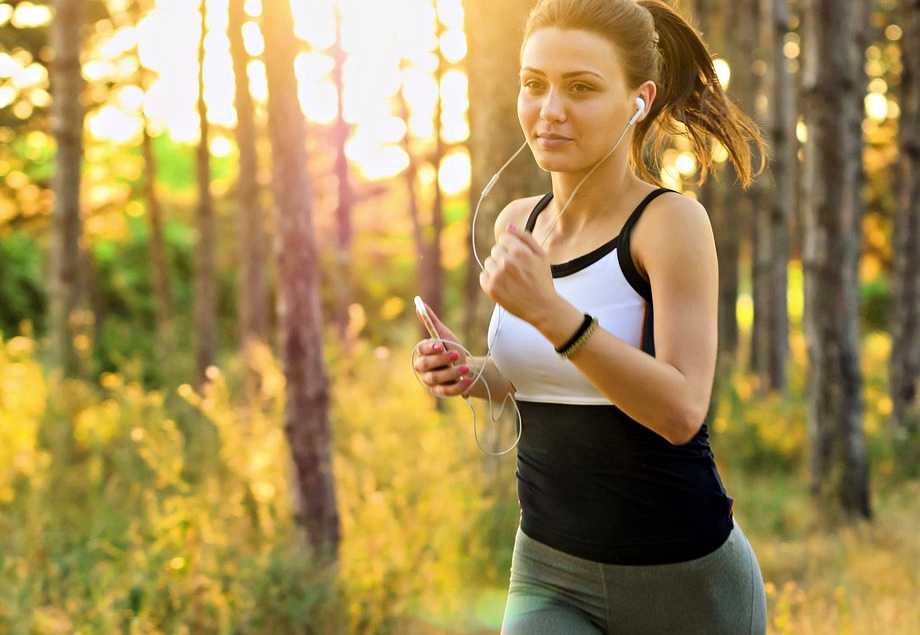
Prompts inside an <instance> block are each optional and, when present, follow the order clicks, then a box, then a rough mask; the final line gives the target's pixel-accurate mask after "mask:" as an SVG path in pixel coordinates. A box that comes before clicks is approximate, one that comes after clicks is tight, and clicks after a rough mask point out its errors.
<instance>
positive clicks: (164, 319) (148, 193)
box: [141, 118, 175, 360]
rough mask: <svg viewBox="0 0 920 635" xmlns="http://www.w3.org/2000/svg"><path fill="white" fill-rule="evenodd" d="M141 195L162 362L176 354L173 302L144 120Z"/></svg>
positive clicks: (153, 162)
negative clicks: (144, 206) (148, 238)
mask: <svg viewBox="0 0 920 635" xmlns="http://www.w3.org/2000/svg"><path fill="white" fill-rule="evenodd" d="M142 134H143V139H142V141H141V144H142V151H143V154H144V179H145V180H144V195H145V197H146V198H147V220H148V222H149V223H150V277H151V279H152V280H153V293H154V312H155V315H156V321H157V326H156V328H157V350H158V351H159V355H160V356H161V359H166V360H168V359H171V358H172V355H173V353H174V352H175V338H174V337H173V303H172V294H171V292H170V288H169V265H168V263H167V260H166V240H165V239H164V237H163V208H162V205H160V197H159V195H158V194H157V187H156V185H157V161H156V155H155V154H154V151H153V139H151V137H150V131H149V130H148V129H147V119H146V118H144V130H143V133H142Z"/></svg>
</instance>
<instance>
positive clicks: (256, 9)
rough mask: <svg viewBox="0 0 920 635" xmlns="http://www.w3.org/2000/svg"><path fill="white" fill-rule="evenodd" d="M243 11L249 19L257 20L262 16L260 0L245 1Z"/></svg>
mask: <svg viewBox="0 0 920 635" xmlns="http://www.w3.org/2000/svg"><path fill="white" fill-rule="evenodd" d="M243 11H245V12H246V15H248V16H249V17H250V18H257V17H259V16H260V15H262V0H246V3H245V5H244V6H243Z"/></svg>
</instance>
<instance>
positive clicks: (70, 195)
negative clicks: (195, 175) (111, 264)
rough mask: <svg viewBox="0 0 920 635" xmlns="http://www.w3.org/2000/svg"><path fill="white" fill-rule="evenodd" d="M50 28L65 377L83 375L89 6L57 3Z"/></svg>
mask: <svg viewBox="0 0 920 635" xmlns="http://www.w3.org/2000/svg"><path fill="white" fill-rule="evenodd" d="M54 8H55V17H54V20H53V21H52V23H51V31H50V38H51V47H52V48H53V49H54V63H53V65H52V67H51V74H50V77H51V95H52V103H51V120H52V126H53V130H54V138H55V141H56V143H57V152H56V155H55V171H54V176H53V178H52V185H51V187H52V190H53V191H54V211H53V213H52V223H51V232H52V239H51V240H52V246H51V255H50V269H51V280H50V289H49V292H50V293H49V295H50V298H49V300H50V302H49V312H50V316H49V333H50V338H51V360H52V364H53V365H54V366H55V367H57V368H60V369H61V370H62V371H63V372H64V374H65V375H66V376H74V375H76V374H77V373H78V371H79V357H78V355H77V351H76V348H75V347H74V335H75V333H74V318H75V315H74V313H75V312H76V310H77V307H78V304H79V290H80V285H79V280H78V272H79V271H80V236H81V234H82V223H81V220H80V174H81V169H80V168H81V162H82V160H83V117H84V111H83V106H82V101H81V97H82V93H83V77H82V75H81V66H80V48H81V47H80V45H81V37H80V30H81V29H82V27H83V20H84V16H85V11H86V7H85V1H84V0H55V2H54Z"/></svg>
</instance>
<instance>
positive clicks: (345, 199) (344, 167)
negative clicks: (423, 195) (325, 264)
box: [332, 9, 355, 338]
mask: <svg viewBox="0 0 920 635" xmlns="http://www.w3.org/2000/svg"><path fill="white" fill-rule="evenodd" d="M335 20H336V22H335V23H336V38H335V44H334V46H333V49H332V57H333V59H334V60H335V65H334V66H333V67H332V78H333V81H334V82H335V88H336V95H338V97H337V99H338V102H337V113H336V117H335V124H334V126H333V129H332V134H333V139H334V144H335V176H336V182H337V193H338V201H337V203H336V208H335V219H336V227H337V230H338V231H337V232H336V239H337V241H338V242H337V244H336V250H335V263H336V271H338V272H339V280H338V281H337V282H336V284H335V285H334V293H335V322H336V330H337V331H338V334H339V337H340V338H344V336H345V331H346V329H347V328H348V307H349V305H351V303H352V298H353V295H354V293H353V290H352V284H351V280H352V275H353V273H352V267H351V264H352V257H351V246H352V242H353V241H354V228H353V227H352V208H353V207H354V198H355V197H354V192H353V191H352V187H351V178H350V175H349V168H348V157H347V156H346V154H345V144H346V143H347V142H348V137H349V135H350V134H351V126H350V125H349V124H348V122H347V121H345V100H344V95H345V83H344V81H343V79H342V72H343V69H344V67H345V61H346V57H345V50H344V49H343V48H342V16H341V12H340V11H339V10H338V9H336V12H335Z"/></svg>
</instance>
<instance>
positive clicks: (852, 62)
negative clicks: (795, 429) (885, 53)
mask: <svg viewBox="0 0 920 635" xmlns="http://www.w3.org/2000/svg"><path fill="white" fill-rule="evenodd" d="M804 6H805V10H804V15H803V26H804V35H803V37H802V42H803V44H804V46H805V49H804V73H803V82H802V94H803V101H804V106H805V109H804V116H805V122H806V126H807V130H808V140H807V142H806V143H805V169H804V210H805V214H804V221H805V226H804V275H805V320H804V321H805V335H806V340H807V342H808V387H809V391H808V392H809V394H808V414H809V424H810V436H811V488H812V492H813V494H814V495H815V496H816V497H817V498H818V500H819V501H820V502H822V503H824V504H825V511H826V513H828V515H834V511H835V510H834V508H836V509H839V510H841V511H842V512H843V513H844V514H845V515H846V516H848V517H853V516H862V517H867V518H868V517H870V516H871V509H870V503H869V475H868V460H867V455H866V446H865V436H864V432H863V428H862V420H863V402H862V375H861V369H860V365H859V334H858V319H859V313H858V298H857V290H858V258H859V249H860V235H861V227H860V224H861V219H862V206H861V203H860V192H859V184H860V181H861V161H860V148H861V146H862V139H861V135H859V134H858V131H857V129H856V128H855V126H854V125H853V122H854V121H855V120H857V119H858V118H859V117H860V113H859V104H860V101H859V98H860V97H861V95H860V92H859V91H860V89H862V88H863V84H862V83H858V82H857V77H858V76H859V73H860V72H861V71H862V63H861V62H862V60H861V57H859V56H857V54H856V49H857V46H856V33H857V24H856V23H857V19H858V17H857V16H858V15H859V14H858V12H857V10H856V7H855V6H854V3H853V2H852V0H807V1H806V2H805V5H804ZM827 51H836V52H837V54H835V55H827V54H826V53H827ZM834 502H836V505H833V503H834Z"/></svg>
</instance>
